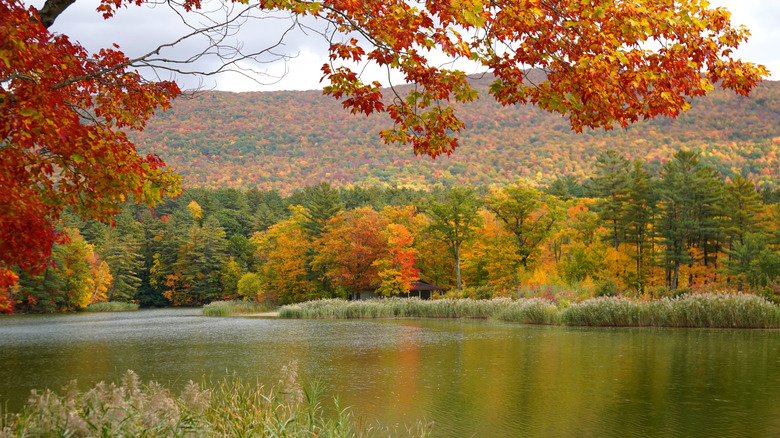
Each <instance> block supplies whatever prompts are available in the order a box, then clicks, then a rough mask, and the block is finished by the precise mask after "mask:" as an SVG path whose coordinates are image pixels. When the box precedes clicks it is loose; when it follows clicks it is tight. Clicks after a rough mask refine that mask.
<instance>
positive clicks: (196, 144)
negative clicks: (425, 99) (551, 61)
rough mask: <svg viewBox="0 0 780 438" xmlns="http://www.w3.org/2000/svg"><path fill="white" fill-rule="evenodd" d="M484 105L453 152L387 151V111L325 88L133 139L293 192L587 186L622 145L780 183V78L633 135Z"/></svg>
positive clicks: (159, 125) (224, 179) (177, 122)
mask: <svg viewBox="0 0 780 438" xmlns="http://www.w3.org/2000/svg"><path fill="white" fill-rule="evenodd" d="M475 86H476V88H477V89H478V90H479V92H480V95H481V98H480V99H479V100H477V101H475V102H470V103H466V104H456V105H454V106H455V107H456V110H457V114H458V115H459V116H460V117H461V119H462V120H463V121H464V123H465V128H464V129H463V130H462V132H461V133H460V135H459V142H460V146H459V148H458V149H456V150H455V152H454V153H453V154H452V155H451V156H449V157H439V158H437V159H431V158H429V157H423V156H415V155H414V153H413V152H412V149H411V147H410V146H405V145H404V146H401V145H385V144H384V143H382V141H381V139H380V138H379V132H380V131H381V130H382V129H386V128H388V127H390V126H391V121H390V120H389V119H388V118H386V117H384V116H382V115H371V116H362V115H352V114H350V113H349V111H348V110H345V109H343V108H342V106H341V104H340V103H339V102H338V101H337V100H335V99H333V98H331V97H328V96H324V95H323V94H322V92H321V91H319V90H309V91H272V92H246V93H232V92H221V91H209V92H201V93H199V94H198V95H197V96H196V97H195V98H192V99H179V100H177V101H175V102H174V104H173V107H172V108H171V109H170V110H168V111H167V112H163V113H159V114H156V115H155V116H154V117H153V118H152V119H151V120H150V121H149V123H148V124H147V127H146V129H145V130H144V131H143V132H140V133H131V134H130V137H131V139H132V140H134V141H135V143H136V145H137V148H138V151H139V153H156V154H158V155H159V156H160V157H161V158H163V159H164V160H165V162H166V163H167V164H168V165H169V166H170V167H171V168H172V169H173V170H175V171H176V172H178V173H179V174H181V175H182V180H183V185H184V186H185V187H206V188H218V187H231V188H241V189H248V188H251V187H258V188H260V189H275V190H279V191H281V192H283V193H290V192H291V191H293V190H295V189H296V188H299V187H301V186H305V185H314V184H317V183H319V182H322V181H327V182H329V183H331V184H333V185H335V186H350V185H359V186H370V185H383V186H386V185H397V186H406V187H413V188H425V187H429V186H431V185H434V184H442V185H453V184H471V185H503V184H508V183H512V182H514V181H516V180H517V179H526V180H529V181H531V182H536V183H539V184H547V183H549V182H551V181H553V180H554V179H556V178H557V177H559V176H562V175H573V176H575V177H576V178H578V179H580V180H584V179H586V178H587V176H588V175H589V173H590V171H591V169H592V166H593V163H594V162H595V157H596V156H597V155H598V154H599V153H600V152H601V151H603V150H605V149H609V148H612V149H615V150H617V151H618V152H620V153H621V154H623V155H625V156H626V157H627V158H630V159H634V158H639V159H642V160H644V161H645V162H646V163H647V164H648V166H649V167H650V168H651V169H653V168H654V169H658V168H660V166H661V165H662V163H663V162H664V161H666V160H668V159H669V158H670V157H671V156H672V154H673V153H674V152H675V151H677V150H679V149H691V150H697V151H699V152H700V153H701V157H702V160H703V161H704V162H705V163H707V164H710V165H713V166H714V167H715V168H716V169H717V170H718V171H719V172H721V174H722V175H723V176H724V177H732V176H734V175H735V174H737V173H741V174H743V175H744V176H746V177H749V178H751V179H752V180H753V181H755V182H756V183H757V185H758V186H759V187H768V188H777V187H778V186H779V185H780V178H778V177H779V176H780V157H778V148H780V82H778V81H765V82H763V83H761V84H759V86H758V87H757V88H756V90H754V92H753V93H752V94H751V96H750V97H741V96H736V95H735V94H734V93H733V92H730V91H726V90H722V89H716V90H713V91H712V92H710V94H708V95H707V96H705V97H701V98H696V99H693V101H692V105H691V109H690V110H688V111H687V112H686V113H683V114H681V115H680V116H679V117H678V118H676V119H669V118H664V117H661V118H656V119H653V120H648V121H641V122H638V123H635V124H633V125H631V126H629V127H628V128H626V129H619V128H618V129H614V130H611V131H601V130H598V131H585V132H583V133H574V132H572V131H571V129H570V127H569V124H568V120H566V119H565V118H564V117H562V116H560V115H556V114H551V113H547V112H544V111H541V110H539V109H538V108H536V107H534V106H531V105H523V106H520V105H514V106H506V107H505V106H501V104H499V103H497V102H495V101H494V100H493V99H492V97H490V96H488V95H487V80H484V79H483V80H480V81H476V83H475Z"/></svg>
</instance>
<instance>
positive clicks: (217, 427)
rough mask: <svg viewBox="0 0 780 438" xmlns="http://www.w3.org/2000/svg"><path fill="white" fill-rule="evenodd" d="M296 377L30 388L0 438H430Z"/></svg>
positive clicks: (4, 419) (4, 421) (1, 424)
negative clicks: (273, 382)
mask: <svg viewBox="0 0 780 438" xmlns="http://www.w3.org/2000/svg"><path fill="white" fill-rule="evenodd" d="M288 376H290V375H288ZM292 377H293V378H292V379H290V378H287V379H283V380H282V381H280V384H279V387H278V388H274V389H270V390H265V389H264V388H262V387H259V386H258V385H256V384H252V383H250V382H247V381H246V380H244V379H240V378H237V377H232V378H227V379H224V380H222V381H221V382H218V383H217V384H215V385H209V386H208V387H207V388H204V387H201V385H198V384H195V383H193V382H190V383H189V384H188V385H187V386H186V387H185V388H184V390H183V391H182V392H181V393H180V394H179V395H178V396H176V395H173V394H172V393H171V391H169V390H168V389H166V388H164V387H163V386H161V385H160V384H158V383H155V382H150V383H148V384H145V385H144V384H141V382H140V380H139V378H138V376H137V375H136V374H135V373H133V372H132V371H128V372H127V374H125V376H124V377H123V378H122V380H121V382H119V384H115V383H112V384H105V383H99V384H98V385H96V386H95V387H94V388H92V389H90V390H89V391H87V392H80V391H77V390H75V384H73V385H71V387H69V388H65V390H64V394H63V395H59V394H56V393H54V392H51V391H49V390H46V391H44V392H40V393H39V392H35V391H33V393H32V395H31V396H30V399H29V401H28V404H27V405H26V406H25V408H24V410H23V411H22V412H21V413H18V414H7V413H6V414H2V415H0V438H6V437H31V436H44V437H48V436H51V437H55V436H57V437H59V436H75V437H93V436H104V437H136V436H145V437H158V436H165V437H170V436H177V437H178V436H193V437H226V436H243V437H250V436H259V437H282V436H284V437H299V436H300V437H304V436H305V437H313V436H321V437H331V436H332V437H345V436H368V437H371V436H377V437H386V436H428V435H430V429H431V425H427V424H423V423H419V424H417V425H415V426H411V427H404V428H403V430H391V429H387V428H384V427H380V426H378V425H372V424H369V422H367V421H365V420H364V419H359V418H356V417H354V416H353V414H352V413H351V411H350V410H349V409H344V408H342V407H341V406H339V405H338V401H337V400H334V401H333V402H332V403H322V401H321V398H322V397H321V388H320V387H318V386H317V385H313V386H311V387H310V388H309V389H307V390H302V389H301V388H300V385H299V384H298V383H297V382H296V380H295V375H294V373H293V374H292Z"/></svg>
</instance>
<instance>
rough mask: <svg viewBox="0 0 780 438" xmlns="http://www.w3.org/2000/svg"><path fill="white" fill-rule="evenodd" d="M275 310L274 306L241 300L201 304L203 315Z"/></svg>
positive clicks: (228, 314) (226, 314) (227, 314)
mask: <svg viewBox="0 0 780 438" xmlns="http://www.w3.org/2000/svg"><path fill="white" fill-rule="evenodd" d="M273 310H276V308H275V307H274V306H271V305H268V304H263V303H249V302H244V301H241V300H232V301H213V302H211V303H209V304H206V305H205V306H203V315H205V316H230V315H235V314H248V313H263V312H270V311H273Z"/></svg>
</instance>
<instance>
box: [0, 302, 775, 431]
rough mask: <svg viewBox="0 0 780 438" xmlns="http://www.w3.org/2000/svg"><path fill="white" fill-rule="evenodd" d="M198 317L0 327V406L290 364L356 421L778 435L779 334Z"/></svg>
mask: <svg viewBox="0 0 780 438" xmlns="http://www.w3.org/2000/svg"><path fill="white" fill-rule="evenodd" d="M199 312H200V310H187V309H177V310H142V311H138V312H123V313H113V314H75V315H47V316H36V315H31V316H9V317H2V318H0V371H1V372H2V379H0V401H3V402H4V403H6V404H7V406H8V409H9V410H12V411H13V410H18V409H19V408H20V406H21V405H22V404H23V402H24V400H25V399H26V398H27V395H28V394H29V391H30V390H31V389H33V388H38V389H42V388H46V387H49V388H55V389H59V388H60V387H62V386H63V385H64V384H66V383H67V382H69V381H70V380H72V379H78V381H79V386H81V387H82V388H87V387H89V386H91V385H93V384H95V383H97V382H99V381H101V380H105V381H114V380H116V379H118V378H119V377H120V376H121V375H122V374H123V373H124V372H125V371H126V370H128V369H132V370H134V371H135V372H136V373H138V374H139V375H140V377H141V379H142V380H144V381H147V380H151V379H154V380H157V381H159V382H161V383H165V384H167V385H171V386H173V387H176V388H180V387H181V386H183V385H184V384H186V382H187V381H188V380H190V379H192V380H195V381H198V382H200V381H201V380H202V378H203V376H204V375H206V376H211V377H216V378H219V377H222V376H224V375H228V374H233V373H236V374H238V375H239V376H242V377H246V378H251V379H258V380H259V381H260V382H262V383H264V384H274V383H275V382H277V381H278V380H279V379H280V377H281V376H280V369H281V368H282V366H284V365H286V364H288V363H290V362H291V361H292V360H297V362H298V372H299V375H300V376H301V378H302V379H303V380H304V381H306V380H311V379H319V380H320V381H321V382H322V383H323V384H324V385H325V387H326V389H327V391H328V392H329V393H331V394H334V395H335V394H338V395H339V396H340V398H341V400H342V404H343V405H348V406H351V407H352V409H353V412H354V413H355V414H357V415H360V416H364V417H366V418H368V419H376V420H377V421H379V422H381V423H383V424H388V425H392V424H396V423H414V422H416V421H418V420H425V421H433V422H434V423H435V426H434V432H435V435H436V436H448V437H462V436H480V437H481V436H485V437H502V436H506V437H510V436H621V437H623V436H638V437H639V436H686V437H687V436H701V437H712V436H723V437H739V436H744V437H760V436H767V437H772V436H775V437H776V436H780V331H776V330H706V329H694V330H690V329H587V328H566V327H535V326H522V325H516V324H509V323H499V322H490V321H468V320H466V321H460V320H363V321H326V320H272V319H249V318H206V317H200V316H197V315H198V314H199Z"/></svg>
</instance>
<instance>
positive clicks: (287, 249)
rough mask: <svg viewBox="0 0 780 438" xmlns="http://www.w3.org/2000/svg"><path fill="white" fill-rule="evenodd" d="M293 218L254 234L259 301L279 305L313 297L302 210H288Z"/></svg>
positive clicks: (304, 217) (308, 246)
mask: <svg viewBox="0 0 780 438" xmlns="http://www.w3.org/2000/svg"><path fill="white" fill-rule="evenodd" d="M290 209H291V210H292V216H291V217H290V218H289V219H287V220H285V221H283V222H280V223H278V224H276V225H274V226H272V227H270V228H268V230H266V231H264V232H261V233H255V234H254V235H253V236H252V239H251V240H252V242H253V243H255V244H256V245H257V252H256V254H257V257H258V259H259V261H260V264H259V266H260V267H259V269H258V272H257V276H258V277H259V280H260V281H258V282H257V283H256V284H259V285H260V286H261V289H260V290H259V294H258V296H259V297H261V298H262V299H261V301H270V302H279V303H280V304H287V303H295V302H300V301H306V300H309V299H312V298H314V297H315V288H314V285H313V284H312V282H311V280H310V279H309V277H308V275H307V269H306V260H307V257H308V252H309V248H310V247H311V245H312V242H311V237H310V236H309V234H308V233H307V232H306V230H305V229H304V225H303V224H304V223H305V221H306V220H307V218H306V215H305V209H304V208H303V207H301V206H294V207H290Z"/></svg>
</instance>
